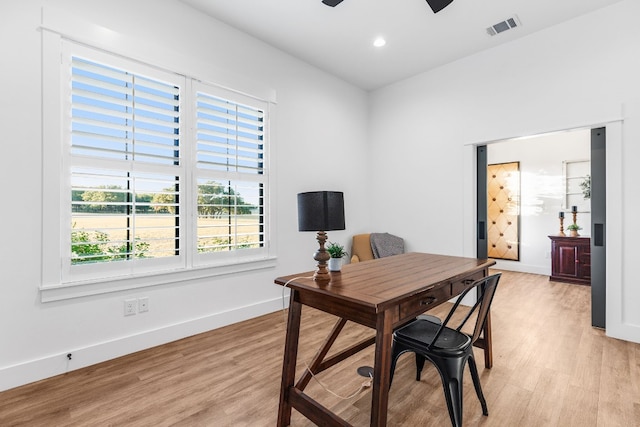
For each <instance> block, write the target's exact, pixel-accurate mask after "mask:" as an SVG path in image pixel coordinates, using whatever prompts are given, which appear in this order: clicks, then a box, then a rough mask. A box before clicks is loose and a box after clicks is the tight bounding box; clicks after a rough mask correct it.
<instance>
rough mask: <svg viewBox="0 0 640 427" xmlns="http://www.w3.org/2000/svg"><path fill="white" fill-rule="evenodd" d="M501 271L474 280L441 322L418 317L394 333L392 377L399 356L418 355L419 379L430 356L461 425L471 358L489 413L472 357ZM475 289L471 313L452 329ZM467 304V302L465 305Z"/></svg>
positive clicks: (480, 396)
mask: <svg viewBox="0 0 640 427" xmlns="http://www.w3.org/2000/svg"><path fill="white" fill-rule="evenodd" d="M500 276H501V273H497V274H494V275H491V276H488V277H485V278H482V279H480V280H477V281H475V282H474V283H473V284H472V285H471V286H469V288H468V289H466V290H465V291H464V292H463V293H462V294H461V295H460V297H459V298H458V300H457V301H456V302H455V304H454V305H453V307H452V308H451V311H449V314H448V315H447V317H446V319H445V320H444V321H443V322H441V323H439V322H436V321H433V320H430V319H429V318H428V317H427V318H417V319H416V320H414V321H412V322H411V323H409V324H407V325H405V326H403V327H401V328H399V329H398V330H396V331H395V332H394V334H393V349H392V354H391V378H390V379H391V381H393V374H394V371H395V368H396V363H397V361H398V357H400V355H401V354H403V353H405V352H407V351H411V352H414V353H415V355H416V368H417V373H416V381H420V374H421V372H422V368H423V367H424V362H425V359H429V360H430V361H431V362H432V363H433V364H434V365H435V366H436V368H437V369H438V372H439V373H440V377H441V378H442V386H443V388H444V395H445V399H446V401H447V408H448V409H449V416H450V417H451V423H452V424H453V425H454V426H456V427H459V426H462V375H463V373H464V366H465V364H466V363H467V361H468V362H469V370H470V372H471V378H472V379H473V385H474V387H475V389H476V394H477V395H478V399H479V400H480V404H481V405H482V413H483V414H484V415H489V411H488V410H487V402H486V401H485V398H484V395H483V394H482V388H481V386H480V377H479V376H478V368H477V367H476V362H475V359H474V357H473V343H475V342H476V340H477V339H478V337H479V336H480V333H481V331H482V328H483V327H484V323H485V320H486V319H487V313H489V307H490V306H491V302H492V301H493V296H494V294H495V292H496V287H497V286H498V281H499V280H500ZM472 289H477V292H478V293H477V301H476V303H475V304H474V305H473V306H472V307H470V308H469V311H468V313H467V314H466V316H465V317H464V319H463V320H462V322H461V323H460V325H459V326H458V327H457V328H455V329H451V328H449V327H448V326H447V324H448V323H449V320H451V317H452V316H453V314H454V312H455V311H456V309H457V308H458V307H459V306H460V302H461V301H462V299H463V298H464V296H465V295H467V293H468V292H470V291H471V290H472ZM463 307H465V306H463ZM478 307H479V310H478V317H477V319H476V325H475V328H474V330H473V334H472V335H468V334H466V333H464V332H462V331H461V329H462V327H463V326H464V324H465V323H466V322H467V320H469V318H470V317H471V315H472V314H473V313H474V312H475V311H476V309H477V308H478Z"/></svg>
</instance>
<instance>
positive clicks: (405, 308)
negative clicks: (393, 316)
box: [400, 283, 451, 319]
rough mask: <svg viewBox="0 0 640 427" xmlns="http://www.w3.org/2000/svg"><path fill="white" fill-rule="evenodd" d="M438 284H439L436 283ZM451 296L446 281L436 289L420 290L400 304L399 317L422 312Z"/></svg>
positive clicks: (407, 316)
mask: <svg viewBox="0 0 640 427" xmlns="http://www.w3.org/2000/svg"><path fill="white" fill-rule="evenodd" d="M438 286H440V285H438ZM449 298H451V287H450V284H449V283H447V284H446V285H444V286H440V287H439V288H438V289H430V290H428V291H424V292H421V293H420V294H417V295H415V296H413V297H412V298H411V300H410V301H407V302H404V303H402V304H400V319H407V318H411V317H414V316H417V315H418V314H422V313H424V312H425V311H427V310H429V309H430V308H432V307H435V306H437V305H439V304H442V303H443V302H445V301H447V300H448V299H449Z"/></svg>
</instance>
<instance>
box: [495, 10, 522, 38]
mask: <svg viewBox="0 0 640 427" xmlns="http://www.w3.org/2000/svg"><path fill="white" fill-rule="evenodd" d="M519 26H520V20H519V19H518V17H517V16H515V15H513V16H512V17H511V18H509V19H506V20H504V21H502V22H498V23H497V24H495V25H492V26H490V27H489V28H487V34H489V35H490V36H495V35H496V34H498V33H501V32H503V31H507V30H510V29H512V28H515V27H519Z"/></svg>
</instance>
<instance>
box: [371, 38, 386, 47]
mask: <svg viewBox="0 0 640 427" xmlns="http://www.w3.org/2000/svg"><path fill="white" fill-rule="evenodd" d="M385 44H387V41H386V40H385V39H383V38H382V37H378V38H376V39H375V40H374V41H373V45H374V46H375V47H382V46H384V45H385Z"/></svg>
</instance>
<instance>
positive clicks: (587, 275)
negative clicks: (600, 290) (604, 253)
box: [578, 245, 591, 281]
mask: <svg viewBox="0 0 640 427" xmlns="http://www.w3.org/2000/svg"><path fill="white" fill-rule="evenodd" d="M578 261H579V262H578V265H579V271H578V274H579V277H580V278H581V279H584V280H586V281H590V280H591V246H590V245H582V246H581V247H580V248H579V249H578Z"/></svg>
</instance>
